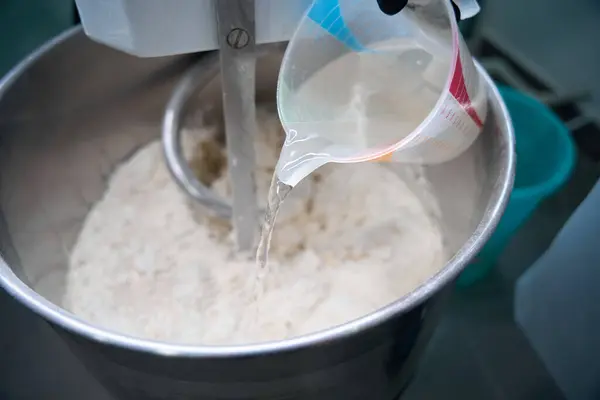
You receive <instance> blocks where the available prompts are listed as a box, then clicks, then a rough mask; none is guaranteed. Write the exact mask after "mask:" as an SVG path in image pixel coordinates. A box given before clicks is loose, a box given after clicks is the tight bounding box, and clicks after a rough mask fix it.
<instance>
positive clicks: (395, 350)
mask: <svg viewBox="0 0 600 400" xmlns="http://www.w3.org/2000/svg"><path fill="white" fill-rule="evenodd" d="M277 49H278V48H277V47H275V48H274V50H273V51H272V52H271V53H270V54H269V55H266V56H261V58H260V60H259V62H258V64H257V96H258V97H261V96H262V97H265V98H270V99H272V100H274V93H275V90H274V88H275V83H276V78H277V73H276V72H277V69H278V66H279V62H280V61H281V53H280V52H279V51H278V50H277ZM205 56H210V55H205ZM192 61H193V60H190V59H189V58H183V57H176V58H162V59H136V58H133V57H130V56H127V55H124V54H121V53H118V52H116V51H113V50H110V49H108V48H105V47H102V46H101V45H98V44H95V43H93V42H91V41H89V40H88V39H87V38H85V36H84V35H83V34H82V33H81V32H80V31H77V30H75V31H71V32H69V33H67V34H65V35H63V36H62V37H60V38H57V39H56V40H55V41H54V42H52V43H50V44H49V45H47V46H46V47H44V48H43V49H41V50H40V51H38V52H37V53H36V54H34V55H32V56H31V57H30V58H28V59H27V60H26V61H25V62H24V63H23V64H21V65H19V66H18V67H17V68H16V69H15V70H14V72H13V74H11V75H9V76H8V78H6V79H5V80H3V81H2V82H0V135H1V136H0V149H1V151H2V153H1V154H0V173H1V181H0V185H1V186H0V204H1V207H2V214H3V215H2V216H3V219H2V220H0V222H1V224H0V246H1V247H0V248H1V252H2V260H0V284H1V285H2V286H3V287H4V288H5V289H6V291H7V292H9V293H10V294H11V295H12V296H14V297H15V298H16V299H17V300H18V301H20V302H21V303H23V304H24V305H26V306H27V307H29V308H30V309H32V310H33V311H34V312H36V313H38V314H39V315H41V316H42V317H44V318H45V319H46V320H47V321H48V322H50V324H51V325H52V326H53V327H54V328H55V329H56V331H57V332H59V333H60V335H61V336H62V337H63V338H65V339H66V342H67V343H68V344H69V346H70V347H71V348H72V349H73V350H74V351H75V352H76V353H77V354H78V355H79V357H80V358H81V360H82V361H83V362H84V363H85V365H86V366H87V367H88V368H89V369H90V371H93V372H94V374H95V375H96V377H97V378H98V379H100V380H101V382H103V383H104V384H105V385H106V387H107V388H109V389H110V390H111V392H112V393H114V394H116V395H117V397H122V398H126V399H167V398H169V399H174V398H175V399H188V398H193V399H214V398H228V399H248V398H261V399H281V398H286V399H311V400H314V399H317V400H319V399H323V400H324V399H327V400H330V399H337V398H343V399H364V398H369V399H385V400H388V399H392V398H394V397H395V396H396V394H397V393H399V392H400V391H401V390H402V389H403V387H404V385H405V382H407V380H408V378H409V377H410V376H411V374H412V373H413V371H414V368H413V365H414V363H415V362H416V360H417V359H418V356H419V350H420V348H421V347H422V343H425V342H426V341H427V338H428V336H429V334H430V332H431V329H432V327H433V326H434V325H435V322H436V319H437V318H436V314H437V313H438V312H439V311H440V307H441V306H442V304H443V302H444V301H443V300H444V296H445V294H446V292H447V290H443V289H447V288H449V286H450V283H451V282H452V281H453V280H454V279H455V278H456V276H457V274H458V273H459V272H460V271H461V270H462V268H463V267H464V266H465V265H466V263H467V262H468V261H469V260H470V259H471V258H472V257H473V256H474V255H475V254H476V253H477V251H478V250H479V249H480V248H481V246H482V245H483V243H485V241H486V240H487V239H488V237H489V235H490V234H491V232H492V231H493V229H494V228H495V226H496V224H497V222H498V220H499V218H500V215H501V213H502V211H503V209H504V207H505V205H506V202H507V200H508V196H509V194H510V191H511V188H512V180H513V174H514V154H513V152H514V142H513V141H514V139H513V135H512V127H511V125H510V121H509V117H508V114H507V111H506V108H505V107H504V105H503V103H502V102H501V100H500V97H499V94H498V93H497V91H496V90H495V89H494V88H493V86H492V83H491V80H490V79H489V77H487V76H486V77H487V81H488V84H489V85H490V88H491V94H492V96H491V99H490V101H491V104H490V109H491V113H490V116H489V117H488V120H487V121H486V127H485V132H483V134H482V135H480V138H479V139H478V141H477V142H476V143H475V145H474V146H473V147H472V148H471V149H470V150H469V151H468V152H467V153H465V154H464V155H463V156H461V157H460V158H459V159H456V160H454V161H452V162H450V163H446V164H444V165H440V166H435V167H430V168H428V169H427V171H426V177H427V178H428V180H429V181H430V183H431V185H432V190H433V193H434V194H435V196H436V197H438V198H440V199H442V201H441V205H440V208H441V210H440V212H441V225H442V228H443V230H444V231H445V232H446V234H447V238H448V242H447V243H446V245H447V247H448V249H449V250H451V255H452V257H451V258H450V259H449V261H448V263H447V265H446V266H445V267H444V269H443V270H442V271H440V272H439V273H438V274H437V275H435V276H433V277H432V278H431V279H430V280H428V281H427V282H426V283H425V284H424V285H422V286H421V287H419V288H418V289H417V290H415V291H414V292H413V293H411V294H410V295H408V296H406V297H404V298H401V299H398V301H396V302H394V303H393V304H390V305H389V306H387V307H385V308H383V309H380V310H378V311H376V312H374V313H372V314H370V315H367V316H365V317H363V318H361V319H358V320H355V321H352V322H349V323H347V324H344V325H342V326H338V327H335V328H333V329H329V330H326V331H322V332H318V333H315V334H312V335H307V336H303V337H298V338H294V339H291V340H286V341H280V342H272V343H264V344H259V345H247V346H238V347H205V346H180V345H174V344H169V343H162V342H153V341H148V340H142V339H138V338H132V337H128V336H124V335H121V334H119V333H117V332H112V331H107V330H104V329H100V328H98V327H95V326H92V325H89V324H87V323H86V322H85V321H82V320H80V319H79V318H77V317H76V316H74V315H72V314H71V313H69V312H68V311H66V310H64V309H62V308H61V307H60V305H59V304H60V292H61V284H64V273H65V268H66V263H67V253H68V251H69V250H70V248H71V246H72V245H73V242H74V238H75V237H76V235H77V233H78V230H79V228H80V226H81V223H82V221H83V219H84V218H85V216H86V214H87V212H88V210H89V209H90V207H91V206H92V205H93V204H94V202H96V201H97V200H98V199H99V198H100V197H101V196H102V194H103V192H104V189H105V186H106V178H107V177H108V176H109V174H110V173H111V171H112V170H113V169H114V168H115V167H116V166H117V165H119V163H121V162H122V161H123V160H124V159H126V158H127V157H128V156H129V155H130V154H131V153H132V152H133V151H135V150H136V149H137V148H139V147H140V146H142V145H144V144H146V143H148V142H149V141H150V140H155V139H157V138H159V137H160V134H161V125H162V123H161V117H162V115H163V111H164V107H165V104H166V102H167V101H168V99H169V97H170V96H171V93H172V90H173V88H174V85H175V83H176V82H177V79H180V78H181V74H182V69H181V68H184V67H189V66H190V65H191V62H192ZM207 73H208V72H207ZM220 93H221V87H220V80H219V79H214V80H213V81H212V82H211V83H210V84H209V85H208V86H206V87H205V88H204V90H203V91H202V92H201V93H199V96H197V99H196V101H198V102H199V103H205V104H208V103H211V104H215V105H216V104H219V103H220ZM269 96H271V97H269Z"/></svg>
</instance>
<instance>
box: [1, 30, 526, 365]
mask: <svg viewBox="0 0 600 400" xmlns="http://www.w3.org/2000/svg"><path fill="white" fill-rule="evenodd" d="M83 34H84V33H83V29H82V28H81V27H73V28H71V29H69V30H67V31H65V32H63V33H62V34H60V35H58V36H56V37H54V38H53V39H51V40H49V41H48V42H46V43H45V44H44V45H43V46H41V47H40V48H38V49H37V50H36V51H34V52H33V53H31V54H30V55H29V56H27V57H26V58H25V59H24V60H23V61H22V62H20V63H19V64H17V65H16V66H15V67H14V68H13V69H12V70H11V71H10V72H9V73H8V74H7V75H6V76H5V77H4V78H3V79H2V80H0V100H1V99H2V97H3V95H4V94H5V93H6V92H7V91H8V90H9V89H10V87H11V85H12V84H13V83H14V82H15V81H16V80H17V78H18V77H19V76H20V75H21V74H22V73H23V72H24V71H26V70H27V68H28V67H30V66H31V65H33V64H34V63H35V62H36V61H37V60H38V59H40V58H41V57H42V56H44V55H45V54H46V53H48V52H49V51H50V50H51V49H53V48H54V47H56V46H58V45H60V44H61V43H63V42H65V41H67V40H69V39H71V38H73V37H75V36H77V35H83ZM475 64H476V66H477V68H478V70H479V71H480V73H482V74H483V76H484V78H485V80H486V84H487V85H488V88H489V91H490V95H491V96H490V97H494V98H495V99H496V101H497V102H498V109H499V110H500V111H501V116H500V118H498V119H497V120H498V121H499V123H501V124H502V125H503V129H502V132H504V133H503V136H504V137H505V143H506V146H507V147H506V148H505V149H504V151H502V154H503V155H502V157H504V158H505V167H506V168H502V169H501V176H499V177H498V179H497V182H498V183H497V185H496V186H497V187H495V188H494V191H496V192H497V193H498V200H497V201H496V202H495V203H494V204H492V205H488V208H487V209H486V211H485V213H484V217H483V219H482V220H481V222H480V223H479V225H478V226H477V228H476V229H475V231H474V232H473V234H472V235H471V237H470V238H469V239H468V240H467V241H466V243H465V244H464V245H463V246H462V247H461V248H460V249H459V250H458V252H457V253H456V254H455V256H454V257H452V258H451V259H450V260H449V261H448V262H447V264H446V266H445V267H444V268H442V269H441V270H440V271H439V272H438V273H437V274H435V275H433V276H432V277H430V278H429V279H428V280H427V281H425V282H424V283H423V284H422V285H421V286H419V287H417V288H416V289H415V290H414V291H413V292H411V293H409V294H407V295H405V296H403V297H401V298H399V299H398V300H396V301H394V302H392V303H390V304H388V305H386V306H385V307H382V308H380V309H378V310H376V311H374V312H372V313H370V314H368V315H365V316H363V317H361V318H358V319H356V320H353V321H349V322H347V323H345V324H342V325H339V326H335V327H332V328H329V329H325V330H322V331H318V332H315V333H311V334H308V335H303V336H298V337H294V338H290V339H285V340H279V341H271V342H264V343H256V344H244V345H229V346H207V345H183V344H172V343H167V342H160V341H154V340H148V339H141V338H137V337H133V336H128V335H124V334H121V333H117V332H114V331H110V330H107V329H104V328H100V327H97V326H95V325H92V324H89V323H87V322H85V321H84V320H83V319H80V318H79V317H77V316H75V315H74V314H72V313H70V312H69V311H67V310H65V309H63V308H61V307H59V306H58V305H56V304H54V303H52V302H50V301H49V300H47V299H46V298H44V297H43V296H42V295H40V294H38V293H37V292H35V291H34V290H33V289H32V288H30V287H29V286H28V285H27V284H25V283H24V282H23V281H21V280H20V279H19V277H18V276H17V275H16V274H15V273H14V271H13V270H12V269H11V268H10V267H9V266H8V264H7V263H6V261H5V260H4V258H2V256H1V255H0V286H2V287H3V288H4V289H5V290H6V291H7V292H8V293H9V294H10V295H12V296H13V297H14V298H16V299H17V300H18V301H19V302H20V303H22V304H23V305H25V306H26V307H28V308H29V309H31V310H32V311H34V312H35V313H36V314H38V315H40V316H41V317H43V318H44V319H46V320H47V321H49V322H50V323H51V324H54V325H57V326H59V327H61V328H63V329H65V330H66V331H68V332H70V333H73V334H77V335H81V336H83V337H84V338H87V339H89V340H92V341H95V342H97V343H101V344H106V345H110V346H114V347H117V348H125V349H128V350H135V351H139V352H142V353H148V354H152V355H158V356H168V357H184V358H199V357H206V358H243V357H249V356H256V355H263V356H264V355H272V354H275V353H282V352H291V351H297V350H299V349H302V348H307V347H311V346H313V345H315V344H325V343H332V342H335V341H339V340H343V339H344V338H347V337H351V336H354V335H355V334H358V333H360V332H363V331H366V330H369V329H371V328H374V327H376V326H378V325H380V324H381V323H382V322H384V321H386V320H389V319H391V318H392V317H394V316H397V315H400V314H404V313H406V312H408V311H410V310H411V309H413V308H414V307H416V306H418V305H420V304H421V303H423V302H424V301H425V300H427V299H428V298H430V297H431V296H432V295H433V294H434V293H436V292H437V291H438V290H439V289H441V288H442V287H444V286H446V285H447V284H449V283H451V282H452V281H453V280H454V279H455V278H456V277H457V276H458V274H459V273H460V272H461V271H462V270H463V268H464V267H465V266H466V265H467V263H468V262H469V260H470V259H471V258H472V257H473V256H474V255H475V254H476V253H477V252H478V251H479V250H480V249H481V248H482V247H483V244H484V243H485V242H486V241H487V240H488V238H489V237H490V236H491V234H492V233H493V231H494V230H495V228H496V226H497V225H498V222H499V220H500V217H501V216H502V213H503V211H504V209H505V208H506V205H507V203H508V199H509V196H510V193H511V190H512V186H513V180H514V172H515V155H514V151H515V148H514V134H513V128H512V123H511V121H510V116H509V114H508V110H507V108H506V105H505V104H504V102H503V100H502V98H501V97H500V93H499V91H498V89H497V88H496V87H495V85H494V83H493V81H492V79H491V78H490V76H489V75H488V74H487V73H486V72H485V70H484V69H483V67H482V66H481V65H480V64H479V63H478V62H477V61H475Z"/></svg>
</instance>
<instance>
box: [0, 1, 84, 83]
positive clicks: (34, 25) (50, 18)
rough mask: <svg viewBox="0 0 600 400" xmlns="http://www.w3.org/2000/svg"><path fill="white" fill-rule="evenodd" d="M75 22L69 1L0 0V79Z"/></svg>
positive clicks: (72, 3) (73, 4) (72, 4)
mask: <svg viewBox="0 0 600 400" xmlns="http://www.w3.org/2000/svg"><path fill="white" fill-rule="evenodd" d="M74 23H75V2H74V1H72V0H0V78H2V76H3V75H4V74H5V73H7V72H8V71H9V70H10V69H11V68H12V67H13V66H14V65H15V64H16V63H17V62H19V61H21V60H22V59H23V58H25V57H26V56H27V55H28V54H29V53H31V52H32V51H34V50H35V49H37V48H38V47H39V46H41V45H42V44H44V43H45V42H46V41H47V40H49V39H51V38H53V37H54V36H56V35H58V34H59V33H61V32H62V31H64V30H65V29H68V28H70V27H71V26H73V25H74Z"/></svg>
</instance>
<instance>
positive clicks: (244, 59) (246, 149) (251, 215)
mask: <svg viewBox="0 0 600 400" xmlns="http://www.w3.org/2000/svg"><path fill="white" fill-rule="evenodd" d="M215 8H216V12H217V26H218V34H219V54H220V58H221V87H222V90H223V117H224V119H225V138H226V142H227V164H228V171H229V176H230V177H231V189H232V200H233V201H232V208H233V220H232V222H233V230H234V231H235V235H236V243H237V246H238V249H239V250H242V251H249V250H252V249H253V248H254V245H255V240H256V234H257V232H258V229H257V226H258V205H257V202H256V183H255V181H254V169H255V165H256V161H255V160H256V155H255V154H254V139H255V138H256V104H255V99H254V98H255V73H256V53H255V40H256V30H255V29H254V0H221V1H217V2H216V3H215Z"/></svg>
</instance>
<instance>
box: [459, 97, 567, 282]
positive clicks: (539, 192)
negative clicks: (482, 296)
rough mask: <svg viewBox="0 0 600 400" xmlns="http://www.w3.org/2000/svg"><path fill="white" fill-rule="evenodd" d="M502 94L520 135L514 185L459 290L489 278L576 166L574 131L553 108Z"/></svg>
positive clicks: (517, 142) (516, 139) (518, 137)
mask: <svg viewBox="0 0 600 400" xmlns="http://www.w3.org/2000/svg"><path fill="white" fill-rule="evenodd" d="M499 90H500V94H501V95H502V98H503V99H504V102H505V103H506V106H507V108H508V111H509V113H510V116H511V119H512V122H513V126H514V130H515V142H516V152H517V168H516V176H515V185H514V188H513V192H512V194H511V197H510V200H509V202H508V205H507V207H506V211H505V212H504V215H503V216H502V219H501V220H500V223H499V224H498V227H497V228H496V231H495V232H494V234H493V235H492V237H491V238H490V240H489V241H488V242H487V243H486V245H485V246H484V248H483V249H482V250H481V252H480V253H479V254H478V256H477V257H476V258H475V260H474V261H473V262H472V263H471V264H470V265H469V266H467V268H466V269H465V271H464V272H463V273H462V274H461V276H460V277H459V279H458V284H459V285H460V286H468V285H471V284H473V283H475V282H477V281H478V280H480V279H482V278H483V277H485V276H486V275H487V274H488V273H489V272H490V270H491V269H492V268H493V266H494V265H495V264H496V261H497V259H498V257H499V256H500V254H501V253H502V251H503V250H504V248H505V247H506V245H507V243H508V242H509V240H510V239H511V237H512V236H513V235H514V234H515V233H516V231H517V230H518V229H519V227H520V226H521V225H522V224H523V223H524V222H525V221H526V220H527V219H528V218H529V216H530V215H531V214H532V212H533V211H534V210H535V209H536V207H537V206H538V205H539V204H540V202H541V201H542V200H544V199H545V198H546V197H548V196H550V195H551V194H553V193H554V192H556V191H557V190H558V189H559V188H560V187H561V186H562V185H563V184H564V183H565V182H566V181H567V180H568V178H569V176H570V175H571V172H572V171H573V167H574V165H575V159H576V151H575V145H574V143H573V140H572V139H571V135H570V132H569V129H568V128H567V127H566V126H565V125H564V124H563V123H562V121H561V120H560V119H559V118H558V117H557V116H556V115H555V114H554V113H553V112H552V111H551V110H550V109H548V107H546V106H545V105H544V104H542V103H540V102H539V101H538V100H536V99H534V98H532V97H530V96H527V95H525V94H523V93H520V92H517V91H515V90H513V89H510V88H507V87H499Z"/></svg>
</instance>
